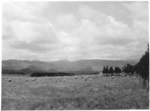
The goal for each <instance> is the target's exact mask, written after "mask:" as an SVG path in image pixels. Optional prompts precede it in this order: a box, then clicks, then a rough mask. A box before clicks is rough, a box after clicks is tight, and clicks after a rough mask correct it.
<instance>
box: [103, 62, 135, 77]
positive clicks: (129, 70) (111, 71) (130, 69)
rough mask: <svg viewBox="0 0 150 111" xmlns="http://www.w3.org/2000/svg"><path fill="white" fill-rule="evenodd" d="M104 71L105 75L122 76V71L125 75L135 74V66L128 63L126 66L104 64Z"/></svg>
mask: <svg viewBox="0 0 150 111" xmlns="http://www.w3.org/2000/svg"><path fill="white" fill-rule="evenodd" d="M102 73H103V74H104V75H105V76H120V75H121V74H122V73H123V74H125V76H127V75H129V76H133V74H134V66H132V65H130V64H127V65H125V66H124V67H113V66H104V67H103V71H102Z"/></svg>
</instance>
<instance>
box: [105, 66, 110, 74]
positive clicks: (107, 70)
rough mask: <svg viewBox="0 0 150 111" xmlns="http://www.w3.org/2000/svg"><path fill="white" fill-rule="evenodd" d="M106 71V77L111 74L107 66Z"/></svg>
mask: <svg viewBox="0 0 150 111" xmlns="http://www.w3.org/2000/svg"><path fill="white" fill-rule="evenodd" d="M105 71H106V76H108V74H109V68H108V66H106V69H105Z"/></svg>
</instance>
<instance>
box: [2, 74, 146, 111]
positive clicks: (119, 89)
mask: <svg viewBox="0 0 150 111" xmlns="http://www.w3.org/2000/svg"><path fill="white" fill-rule="evenodd" d="M148 94H149V93H148V91H147V90H145V89H143V88H142V85H141V83H140V81H139V79H138V78H137V77H135V76H132V77H128V76H127V77H125V76H116V77H106V76H102V75H84V76H61V77H37V78H36V77H28V76H7V75H3V76H2V110H52V109H57V110H61V109H62V110H63V109H65V110H87V109H90V110H93V109H148V108H149V95H148Z"/></svg>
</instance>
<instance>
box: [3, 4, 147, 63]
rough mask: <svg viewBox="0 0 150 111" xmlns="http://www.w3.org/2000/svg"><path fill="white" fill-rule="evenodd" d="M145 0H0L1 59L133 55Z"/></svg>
mask: <svg viewBox="0 0 150 111" xmlns="http://www.w3.org/2000/svg"><path fill="white" fill-rule="evenodd" d="M148 39H149V34H148V2H112V1H111V2H98V1H97V2H3V5H2V59H3V60H4V59H27V60H46V61H53V60H79V59H113V60H114V59H117V60H118V59H119V60H120V59H123V60H125V59H139V58H140V57H141V55H143V53H144V52H145V50H146V47H147V44H148V42H149V40H148Z"/></svg>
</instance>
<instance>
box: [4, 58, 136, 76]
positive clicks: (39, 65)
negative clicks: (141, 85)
mask: <svg viewBox="0 0 150 111" xmlns="http://www.w3.org/2000/svg"><path fill="white" fill-rule="evenodd" d="M127 63H129V64H131V65H135V64H136V63H137V61H131V60H130V61H129V60H127V61H125V60H99V59H91V60H78V61H66V60H59V61H53V62H44V61H37V60H36V61H28V60H3V61H2V70H5V71H7V70H9V71H10V70H13V71H14V70H15V71H20V72H24V73H31V72H38V71H41V72H44V71H45V72H49V71H101V70H102V68H103V66H106V65H108V66H120V67H121V66H124V65H125V64H127Z"/></svg>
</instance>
